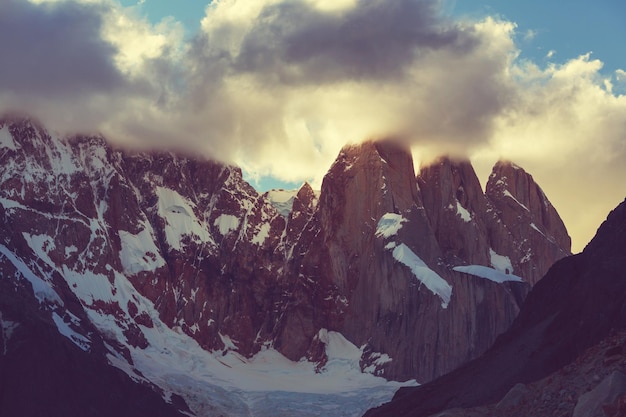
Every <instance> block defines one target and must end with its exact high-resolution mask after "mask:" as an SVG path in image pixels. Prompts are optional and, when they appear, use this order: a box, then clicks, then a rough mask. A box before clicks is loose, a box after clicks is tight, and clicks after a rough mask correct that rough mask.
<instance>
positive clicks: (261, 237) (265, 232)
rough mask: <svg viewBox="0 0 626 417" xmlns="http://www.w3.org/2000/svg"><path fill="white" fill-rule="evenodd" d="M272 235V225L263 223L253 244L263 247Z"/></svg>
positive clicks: (253, 239)
mask: <svg viewBox="0 0 626 417" xmlns="http://www.w3.org/2000/svg"><path fill="white" fill-rule="evenodd" d="M269 235H270V224H269V223H263V224H262V225H261V227H259V231H258V233H257V234H256V235H255V236H254V237H253V238H252V243H254V244H255V245H258V246H262V245H263V243H265V240H266V239H267V238H268V237H269Z"/></svg>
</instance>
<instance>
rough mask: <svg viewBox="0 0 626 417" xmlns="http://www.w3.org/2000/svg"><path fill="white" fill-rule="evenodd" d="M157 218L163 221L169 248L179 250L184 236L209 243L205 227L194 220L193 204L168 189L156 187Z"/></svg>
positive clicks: (209, 237)
mask: <svg viewBox="0 0 626 417" xmlns="http://www.w3.org/2000/svg"><path fill="white" fill-rule="evenodd" d="M156 193H157V196H158V198H159V204H158V212H159V216H161V217H162V218H163V219H165V223H166V225H165V237H166V240H167V243H168V244H169V245H170V247H171V248H173V249H176V250H181V248H182V246H181V241H182V239H183V237H184V236H191V237H194V238H195V240H199V241H200V242H211V241H212V239H211V236H210V235H209V232H208V231H207V228H206V226H205V225H204V224H203V223H202V222H200V220H198V219H197V218H196V215H195V214H194V211H193V206H194V204H193V203H192V202H191V201H189V200H188V199H186V198H185V197H183V196H181V195H180V194H179V193H177V192H176V191H174V190H170V189H169V188H164V187H157V190H156Z"/></svg>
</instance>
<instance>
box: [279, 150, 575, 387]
mask: <svg viewBox="0 0 626 417" xmlns="http://www.w3.org/2000/svg"><path fill="white" fill-rule="evenodd" d="M501 166H513V165H512V164H499V165H497V166H496V168H495V169H494V174H493V175H492V179H493V180H494V181H496V182H497V181H498V179H500V178H501V177H502V175H501V174H500V171H498V169H499V168H498V167H501ZM413 172H414V168H413V162H412V159H411V156H410V152H409V151H408V149H406V148H404V147H403V146H402V145H400V144H398V143H396V142H394V141H379V142H366V143H364V144H361V145H356V146H351V147H347V148H345V149H344V150H343V151H342V152H341V153H340V155H339V157H338V158H337V160H336V161H335V163H334V164H333V166H332V167H331V169H330V171H329V172H328V174H327V175H326V177H325V179H324V182H323V185H322V190H321V194H320V199H319V204H318V205H317V211H315V212H313V215H312V217H311V219H310V220H309V221H308V222H309V223H308V224H309V226H308V231H307V232H306V233H305V234H303V235H302V238H301V239H299V240H298V242H297V243H296V244H295V246H294V248H295V251H294V253H295V254H297V255H294V256H293V257H291V258H290V259H289V261H288V262H289V269H288V271H289V273H288V275H290V276H298V277H303V278H305V277H306V279H305V280H302V281H300V282H299V283H298V284H297V287H296V289H295V290H294V296H293V301H292V302H291V303H290V305H291V306H292V308H293V310H291V311H290V313H289V314H286V315H285V319H284V320H283V321H281V323H280V326H281V333H279V335H278V339H277V342H278V344H279V346H286V345H288V342H286V341H293V340H295V339H297V338H299V342H298V344H297V345H296V344H290V347H289V349H287V350H285V352H287V353H288V356H289V357H291V358H293V359H297V358H299V357H302V356H307V357H311V358H315V359H317V360H323V358H319V357H317V356H316V354H315V352H316V347H315V346H316V345H315V340H316V333H317V331H318V330H319V329H320V328H327V329H330V330H334V331H338V332H341V333H342V334H344V335H346V337H348V339H349V340H351V341H353V342H354V343H355V344H357V346H364V356H363V358H362V366H363V367H364V368H367V367H370V369H375V372H377V373H380V374H382V375H386V376H391V377H394V378H400V379H402V378H418V380H421V381H426V380H430V379H432V378H434V377H435V376H438V375H441V374H443V373H445V372H447V371H449V370H451V369H454V368H455V367H456V366H458V365H459V364H461V363H463V362H464V361H467V360H469V359H470V358H472V357H476V356H477V355H479V354H480V353H482V352H483V351H484V350H485V349H486V348H487V347H488V346H489V345H490V344H491V343H492V342H493V340H494V339H495V336H497V335H498V334H499V333H501V332H503V331H504V330H505V329H506V328H507V327H508V325H509V324H510V322H511V321H512V319H513V318H514V317H515V316H516V315H517V312H518V307H519V302H520V301H521V300H522V299H523V297H524V295H525V294H526V292H527V290H528V288H529V286H528V285H524V284H523V283H518V282H504V283H502V282H499V283H495V282H493V281H490V280H488V279H485V278H484V276H485V275H488V274H485V273H481V272H483V270H481V269H480V268H485V269H488V272H497V273H498V274H499V275H498V278H497V279H496V281H497V280H498V279H500V280H502V281H509V280H511V279H513V276H512V275H511V276H507V274H516V273H519V272H518V270H521V269H522V267H524V268H525V270H526V271H527V272H528V275H527V276H526V275H523V274H521V273H520V275H522V276H524V278H525V279H526V280H527V282H528V283H529V284H532V283H534V282H536V281H537V280H538V279H539V277H540V274H544V273H545V272H546V269H547V266H546V265H544V264H542V263H541V262H542V261H540V260H539V257H538V256H535V255H534V253H533V252H532V251H533V250H535V248H534V247H532V246H529V243H528V242H529V241H530V239H531V238H532V237H533V236H534V238H535V239H536V240H537V248H538V250H540V251H541V254H542V256H543V254H544V253H545V252H544V247H546V246H549V247H553V246H554V247H556V248H557V249H558V250H555V251H553V252H548V253H547V254H546V255H545V256H546V258H549V257H553V259H555V260H556V259H559V258H561V257H563V256H566V255H567V254H569V240H565V241H564V242H562V243H563V245H564V246H562V247H561V246H558V244H554V243H553V242H552V240H549V239H548V238H547V237H546V238H545V240H546V242H545V243H544V242H542V241H541V239H539V238H538V237H537V236H552V234H555V233H556V234H558V235H564V236H566V237H567V232H566V231H565V227H564V226H563V225H562V222H561V223H559V224H556V225H552V224H547V225H546V224H544V223H543V222H541V223H540V222H537V223H538V224H540V226H535V225H534V224H533V219H534V218H532V219H531V218H530V217H528V218H526V217H524V218H522V217H520V218H516V219H517V220H516V222H515V221H513V220H509V218H508V217H506V216H509V217H511V218H513V217H512V215H511V214H509V211H507V210H506V208H504V209H502V210H499V209H497V207H500V206H501V205H502V204H503V201H504V202H506V199H507V198H509V197H508V196H509V195H511V196H512V195H514V194H512V193H513V192H515V191H516V190H515V189H514V190H513V191H512V192H511V191H508V188H506V183H504V180H503V181H502V184H503V185H502V186H501V187H500V189H501V192H502V193H503V195H504V197H502V196H500V195H497V194H495V193H494V194H493V195H492V196H491V198H489V197H488V196H486V195H485V194H483V192H482V190H481V187H480V183H479V181H478V179H477V177H476V174H475V173H474V170H473V168H472V166H471V164H470V163H469V162H467V161H452V160H450V159H449V158H442V159H440V160H438V161H436V162H435V163H434V164H433V165H431V166H428V167H423V168H422V170H421V173H420V176H419V177H418V178H417V179H416V178H415V177H414V175H413ZM514 173H515V174H516V175H517V177H513V176H512V175H510V174H509V176H510V177H511V178H512V179H514V180H515V181H519V178H523V179H524V181H526V182H525V184H526V185H527V186H529V187H533V189H534V190H538V192H541V190H540V188H539V187H538V186H537V185H536V184H535V183H534V182H533V181H532V177H530V176H529V175H528V174H526V173H525V172H524V171H523V170H521V169H520V168H515V172H514ZM518 177H519V178H518ZM502 178H503V177H502ZM541 196H542V199H539V200H536V201H534V200H533V201H532V205H531V204H530V203H529V205H531V206H532V207H533V209H535V205H541V206H542V207H543V206H545V207H550V208H551V207H552V206H551V205H550V203H549V202H548V200H547V199H546V198H545V196H543V193H541ZM523 197H524V196H523V195H522V196H520V198H523ZM524 201H525V200H524ZM538 210H540V208H539V209H538ZM552 210H553V209H552ZM502 213H504V214H505V216H503V214H502ZM556 218H557V219H558V215H557V217H556ZM555 223H556V222H555ZM507 225H510V227H507ZM391 229H393V230H391ZM535 235H536V236H535ZM513 239H516V240H515V241H514V242H510V241H511V240H513ZM568 239H569V238H568ZM540 243H541V244H540ZM542 245H543V246H542ZM521 250H524V252H521ZM505 254H506V255H505ZM477 265H478V266H481V267H480V268H478V269H477V268H474V267H475V266H477ZM486 267H492V269H489V268H486ZM459 268H460V271H462V272H464V273H458V272H457V271H455V270H459ZM493 268H495V269H496V270H498V271H494V269H493ZM477 270H479V271H480V272H477ZM465 272H470V273H465ZM427 277H430V278H432V280H430V281H432V282H430V284H431V285H430V286H429V284H428V283H427V282H429V279H430V278H427ZM421 278H425V279H424V280H422V279H421ZM294 312H295V314H293V313H294ZM460 318H462V319H460ZM414 329H419V331H415V330H414ZM296 335H297V336H296ZM311 339H313V341H314V343H313V346H311V345H310V344H309V341H310V340H311ZM398 340H402V343H398V342H397V341H398ZM461 340H462V342H460V341H461ZM307 349H308V350H307ZM318 352H319V350H318ZM444 352H445V353H444ZM383 354H384V355H386V356H384V357H383V356H382V355H383ZM381 357H383V358H384V359H388V358H392V360H390V361H385V360H384V359H381Z"/></svg>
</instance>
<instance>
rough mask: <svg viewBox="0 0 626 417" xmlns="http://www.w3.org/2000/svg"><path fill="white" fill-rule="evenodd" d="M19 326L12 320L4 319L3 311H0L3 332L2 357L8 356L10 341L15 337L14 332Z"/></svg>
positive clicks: (0, 324) (0, 328)
mask: <svg viewBox="0 0 626 417" xmlns="http://www.w3.org/2000/svg"><path fill="white" fill-rule="evenodd" d="M18 326H19V323H16V322H14V321H11V320H7V319H5V318H3V317H2V311H0V331H1V332H2V341H3V346H2V355H3V356H4V355H6V354H7V351H8V349H9V340H11V336H13V331H14V330H15V329H16V328H17V327H18Z"/></svg>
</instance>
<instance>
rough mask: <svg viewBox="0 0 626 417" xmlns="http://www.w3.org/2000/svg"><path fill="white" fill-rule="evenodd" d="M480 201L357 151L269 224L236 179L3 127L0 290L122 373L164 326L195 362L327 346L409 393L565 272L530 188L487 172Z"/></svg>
mask: <svg viewBox="0 0 626 417" xmlns="http://www.w3.org/2000/svg"><path fill="white" fill-rule="evenodd" d="M489 184H491V185H489ZM489 184H488V186H487V193H486V194H483V192H482V190H481V188H480V184H479V182H478V180H477V178H476V175H475V173H474V171H473V169H472V167H471V165H470V164H469V162H467V161H452V160H450V159H446V158H444V159H441V160H440V161H438V162H437V163H436V164H434V165H432V166H430V167H424V168H423V169H422V172H421V174H420V176H419V178H416V177H415V175H414V167H413V161H412V159H411V155H410V152H409V150H408V149H407V148H406V147H404V146H403V145H402V144H400V143H399V142H396V141H392V140H387V141H377V142H366V143H363V144H361V145H353V146H348V147H346V148H344V149H343V150H342V152H341V153H340V155H339V156H338V158H337V160H336V161H335V163H334V164H333V166H332V167H331V168H330V170H329V172H328V174H327V175H326V177H325V179H324V182H323V185H322V189H321V192H320V193H319V194H317V193H316V192H314V191H313V190H312V188H311V187H310V186H309V185H308V184H305V185H303V186H302V188H301V189H300V190H299V191H298V193H297V194H296V195H295V196H294V197H293V201H292V202H291V210H290V211H289V210H288V207H287V205H286V203H287V202H286V201H285V202H283V203H285V204H283V205H282V206H281V207H280V209H281V210H280V211H279V210H277V209H276V207H274V205H272V203H271V201H270V199H269V197H268V195H259V194H258V193H257V192H256V191H255V190H254V189H253V188H252V187H251V186H250V185H249V184H248V183H246V182H245V181H244V180H243V179H242V175H241V171H240V170H239V169H238V168H236V167H232V166H226V165H223V164H219V163H215V162H211V161H206V160H201V159H198V158H195V157H188V156H182V155H177V154H172V153H156V152H152V153H145V152H144V153H137V152H135V153H132V152H125V151H121V150H115V149H113V148H111V146H109V145H108V144H107V143H106V141H105V140H104V139H103V138H101V137H83V136H77V137H74V138H70V139H67V140H65V139H59V138H55V137H53V136H51V135H50V134H49V133H48V132H47V131H46V130H45V129H44V128H42V127H41V126H39V125H38V124H37V123H35V122H32V121H30V120H27V119H5V120H3V121H0V224H1V226H2V228H1V229H0V245H1V246H0V249H2V253H1V254H0V261H1V262H2V264H1V265H3V266H2V270H0V272H1V273H2V276H3V277H4V278H3V279H4V280H5V281H6V280H8V282H9V284H7V285H23V283H24V282H26V281H29V282H30V284H29V285H31V286H32V287H33V288H32V289H33V294H34V296H35V297H40V298H41V297H43V298H41V300H44V301H45V300H48V299H47V298H46V297H49V298H50V299H49V300H48V304H49V306H50V308H48V309H47V310H46V309H43V307H42V309H43V310H45V311H47V313H46V314H47V316H46V317H48V319H47V322H48V324H50V317H51V314H52V312H58V314H60V317H69V318H66V320H69V322H71V321H72V319H71V317H78V318H80V322H81V323H83V322H84V325H85V326H87V327H85V328H80V326H78V328H76V329H74V331H75V332H76V333H77V334H78V335H79V336H80V337H78V336H77V339H76V340H74V339H72V338H70V339H71V341H73V342H74V344H75V345H77V346H78V345H80V344H81V341H82V342H84V340H83V339H81V337H82V338H85V339H86V340H89V341H91V342H90V343H92V342H93V340H95V339H92V338H91V336H89V335H90V334H92V333H93V334H99V335H100V336H98V337H101V338H102V340H103V342H102V343H103V346H104V347H103V348H102V349H103V350H102V352H103V355H109V354H110V355H113V356H115V357H116V358H118V359H119V360H121V361H126V362H128V361H130V362H128V363H127V365H124V366H125V367H126V368H124V369H127V370H128V369H132V366H133V365H132V363H131V362H132V361H131V360H130V359H131V356H132V355H130V354H129V353H128V352H129V351H133V350H136V349H140V350H141V349H149V348H153V347H154V343H156V342H155V341H154V336H151V334H152V333H151V332H153V331H156V330H155V329H160V326H162V325H166V326H168V327H169V328H171V329H173V330H174V331H175V332H177V334H183V335H186V336H189V337H190V338H193V339H194V340H195V341H196V342H197V343H198V344H199V345H200V346H201V347H202V348H204V349H206V350H208V351H220V352H225V351H228V350H234V351H237V352H238V353H239V354H240V355H242V356H244V357H249V356H251V355H254V354H255V353H257V352H259V351H260V350H261V349H263V348H264V347H267V346H273V347H274V348H276V349H278V350H279V351H280V352H281V353H283V354H284V355H285V356H287V357H288V358H290V359H293V360H299V359H301V358H308V359H309V360H312V361H315V362H317V363H318V364H319V366H320V367H323V365H324V363H325V361H326V359H327V358H326V356H325V348H324V343H325V340H326V339H327V338H325V337H324V335H325V334H327V332H328V331H335V332H340V333H341V334H342V335H343V336H345V337H346V338H347V339H348V340H349V341H350V342H352V343H354V344H355V345H357V346H359V347H361V348H362V351H363V355H362V358H361V367H362V369H363V370H364V371H365V372H371V373H375V374H377V375H382V376H385V377H387V378H398V379H412V378H417V379H418V380H420V381H426V380H430V379H432V378H434V377H436V376H438V375H441V374H443V373H445V372H447V371H450V370H451V369H453V368H455V367H457V366H458V365H460V364H461V363H463V362H465V361H467V360H469V359H471V358H473V357H476V356H477V355H479V354H480V353H482V352H483V351H484V350H485V349H486V348H487V347H488V346H489V345H490V344H491V343H492V342H493V340H494V339H495V337H496V336H497V335H498V334H500V333H501V332H502V331H504V330H505V329H506V328H507V327H508V325H509V324H510V323H511V322H512V320H513V319H514V317H515V316H516V315H517V313H518V311H519V304H520V302H521V300H522V299H523V298H524V296H525V295H526V293H527V291H528V289H529V288H530V287H531V286H532V285H533V284H534V283H535V282H536V281H537V280H538V279H539V277H540V276H541V275H542V274H543V273H544V272H545V270H546V269H547V268H548V267H549V266H550V264H551V263H552V262H554V261H556V260H557V259H559V258H561V257H563V256H565V255H567V254H568V253H569V238H568V237H567V232H566V230H565V228H564V226H563V224H562V222H561V221H560V219H559V218H558V215H557V214H556V212H555V211H554V209H553V208H552V206H551V205H550V203H549V202H548V200H547V199H546V198H545V196H544V195H543V193H542V192H541V190H540V189H539V187H538V186H537V185H536V184H535V183H534V182H533V181H532V178H531V177H530V176H529V175H528V174H526V173H524V172H523V170H521V169H519V168H517V167H515V166H514V165H512V164H510V163H508V164H505V163H503V164H499V165H497V166H496V168H494V174H492V177H491V179H490V182H489ZM512 202H513V203H515V204H513V203H512ZM522 206H523V207H525V208H526V209H527V210H524V208H523V207H522ZM11 268H13V269H11ZM15 269H17V271H16V270H15ZM28 271H30V272H28ZM26 276H28V277H30V278H32V279H28V278H25V277H26ZM24 280H26V281H24ZM50 291H52V292H50ZM41 300H39V301H41ZM59 300H61V302H59ZM0 311H1V310H0ZM65 311H67V312H69V313H71V314H72V316H65V315H64V314H61V313H62V312H65ZM53 321H54V320H53ZM105 324H106V325H105ZM59 325H60V324H59V323H57V328H58V330H59V331H61V330H60V329H61V327H62V328H63V329H64V327H63V326H62V325H61V327H58V326H59ZM89 326H90V327H89ZM111 326H113V327H114V328H115V329H116V330H115V332H113V333H114V334H111V333H110V332H108V333H107V332H104V333H106V334H104V333H103V330H102V329H104V328H105V327H106V328H107V329H109V330H110V329H111ZM118 330H119V331H118ZM96 339H97V338H96ZM85 343H86V342H85ZM94 343H95V342H94ZM90 346H91V345H90ZM107 352H108V353H107ZM126 362H124V363H126Z"/></svg>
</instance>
